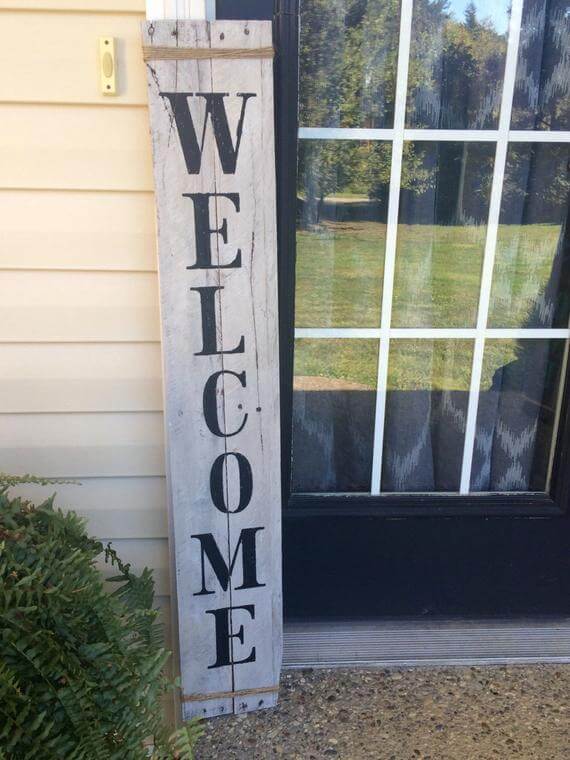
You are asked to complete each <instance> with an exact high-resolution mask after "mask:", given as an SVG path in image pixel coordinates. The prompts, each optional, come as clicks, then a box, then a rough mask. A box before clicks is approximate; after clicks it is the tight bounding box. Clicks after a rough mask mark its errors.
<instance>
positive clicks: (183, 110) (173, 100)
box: [159, 92, 256, 174]
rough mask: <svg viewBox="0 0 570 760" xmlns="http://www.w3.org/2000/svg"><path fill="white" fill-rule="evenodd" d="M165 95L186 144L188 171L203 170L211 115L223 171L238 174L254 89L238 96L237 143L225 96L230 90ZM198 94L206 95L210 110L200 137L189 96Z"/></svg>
mask: <svg viewBox="0 0 570 760" xmlns="http://www.w3.org/2000/svg"><path fill="white" fill-rule="evenodd" d="M159 94H160V95H161V96H162V97H163V98H168V102H169V103H170V107H171V108H172V113H173V115H174V120H175V122H176V129H177V130H178V136H179V138H180V144H181V146H182V153H183V154H184V160H185V161H186V170H187V171H188V174H199V173H200V167H201V165H202V152H203V150H204V140H205V137H206V127H207V126H208V119H211V121H212V127H213V128H214V137H215V138H216V145H217V146H218V154H219V156H220V163H221V164H222V171H223V172H224V174H235V172H236V164H237V159H238V153H239V146H240V143H241V135H242V132H243V121H244V118H245V109H246V106H247V101H248V100H249V98H255V97H256V95H255V93H253V92H238V93H237V97H239V98H242V104H241V113H240V117H239V121H238V125H237V130H236V144H235V146H234V143H233V140H232V136H231V134H230V127H229V124H228V115H227V113H226V106H225V103H224V98H225V97H227V96H228V94H229V93H227V92H197V93H192V92H161V93H159ZM194 94H195V95H196V97H197V98H204V100H205V101H206V114H205V116H204V124H203V126H202V134H201V136H200V139H198V134H197V132H196V128H195V126H194V121H193V119H192V114H191V113H190V106H189V104H188V98H189V97H192V96H193V95H194Z"/></svg>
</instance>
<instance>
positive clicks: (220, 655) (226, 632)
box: [206, 604, 255, 670]
mask: <svg viewBox="0 0 570 760" xmlns="http://www.w3.org/2000/svg"><path fill="white" fill-rule="evenodd" d="M236 610H245V611H246V612H248V613H249V615H250V616H251V619H252V620H255V606H254V605H253V604H244V605H243V606H242V607H220V609H218V610H206V614H207V615H213V616H214V620H215V621H216V662H215V663H214V664H213V665H208V670H211V669H212V668H223V667H224V665H240V664H241V663H243V662H255V647H252V650H251V652H250V653H249V654H248V656H247V657H246V658H245V659H243V660H233V659H232V657H231V647H230V640H231V639H237V640H238V641H239V643H240V644H243V638H244V637H243V625H240V627H239V628H238V630H237V633H234V632H233V630H231V629H230V615H231V613H232V612H235V611H236Z"/></svg>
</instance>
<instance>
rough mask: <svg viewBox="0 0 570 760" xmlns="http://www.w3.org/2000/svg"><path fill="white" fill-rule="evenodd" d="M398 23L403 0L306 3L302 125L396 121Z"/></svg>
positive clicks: (376, 125) (319, 0)
mask: <svg viewBox="0 0 570 760" xmlns="http://www.w3.org/2000/svg"><path fill="white" fill-rule="evenodd" d="M399 23H400V2H399V0H304V2H302V3H301V42H300V67H301V83H300V84H301V87H300V123H301V125H303V126H318V127H335V126H342V127H359V126H364V127H373V128H385V127H391V126H392V124H393V119H394V91H395V81H396V65H397V50H398V34H399Z"/></svg>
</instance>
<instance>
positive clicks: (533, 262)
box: [489, 224, 560, 327]
mask: <svg viewBox="0 0 570 760" xmlns="http://www.w3.org/2000/svg"><path fill="white" fill-rule="evenodd" d="M559 238H560V225H558V224H525V225H518V224H511V225H501V227H499V233H498V239H497V253H496V256H495V272H494V276H493V287H492V290H491V303H490V308H489V326H490V327H523V326H524V325H525V322H526V320H527V319H528V316H529V314H530V313H531V311H532V309H533V307H534V305H535V303H536V300H537V295H538V293H539V292H542V291H543V290H544V288H545V286H546V284H547V282H548V277H549V275H550V271H551V269H552V260H553V258H554V254H555V252H556V247H557V245H558V241H559ZM544 316H545V318H546V321H547V320H548V316H549V315H548V314H545V315H544Z"/></svg>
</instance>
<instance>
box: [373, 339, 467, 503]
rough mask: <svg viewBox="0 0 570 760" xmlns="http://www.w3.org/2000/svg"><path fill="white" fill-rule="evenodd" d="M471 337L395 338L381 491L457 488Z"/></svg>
mask: <svg viewBox="0 0 570 760" xmlns="http://www.w3.org/2000/svg"><path fill="white" fill-rule="evenodd" d="M472 356H473V343H472V341H465V340H393V341H391V343H390V357H389V364H388V390H387V397H386V427H385V432H384V450H383V463H382V491H458V490H459V482H460V479H461V464H462V460H463V444H464V434H465V422H466V418H467V403H468V397H469V384H470V378H471V361H472Z"/></svg>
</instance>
